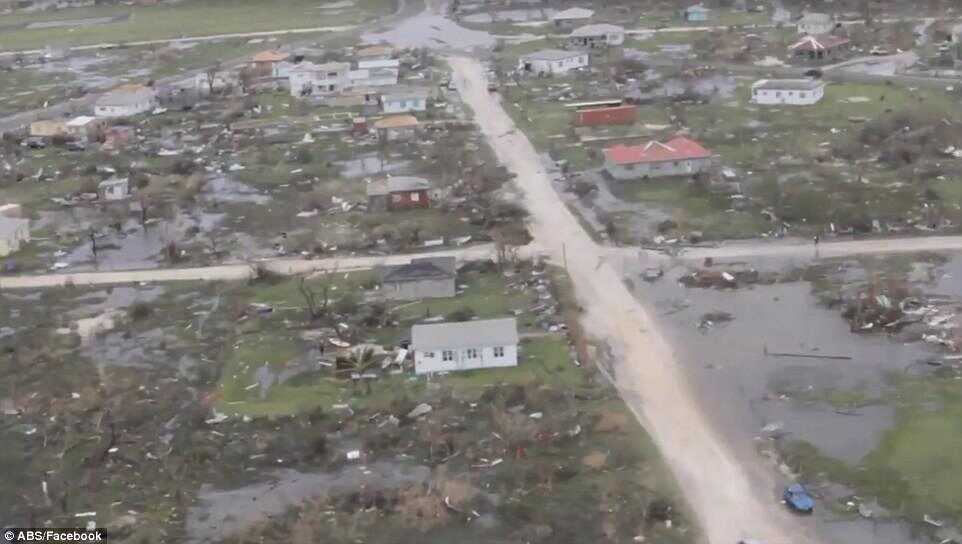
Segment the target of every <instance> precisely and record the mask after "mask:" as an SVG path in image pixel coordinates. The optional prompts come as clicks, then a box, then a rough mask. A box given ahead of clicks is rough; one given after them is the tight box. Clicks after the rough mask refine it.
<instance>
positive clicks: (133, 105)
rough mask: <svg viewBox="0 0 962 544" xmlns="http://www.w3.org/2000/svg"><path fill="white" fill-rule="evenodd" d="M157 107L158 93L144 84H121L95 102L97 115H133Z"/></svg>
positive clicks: (95, 113)
mask: <svg viewBox="0 0 962 544" xmlns="http://www.w3.org/2000/svg"><path fill="white" fill-rule="evenodd" d="M155 107H157V94H156V93H155V92H154V90H153V89H151V88H150V87H145V86H143V85H136V84H128V85H121V86H120V87H117V88H116V89H114V90H112V91H110V92H108V93H106V94H104V95H103V96H101V97H100V98H98V99H97V102H96V103H95V104H94V115H96V116H97V117H131V116H134V115H138V114H141V113H146V112H148V111H150V110H152V109H154V108H155Z"/></svg>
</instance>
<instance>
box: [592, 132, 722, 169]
mask: <svg viewBox="0 0 962 544" xmlns="http://www.w3.org/2000/svg"><path fill="white" fill-rule="evenodd" d="M709 157H711V152H710V151H708V150H707V149H705V148H704V147H702V146H701V144H699V143H698V142H696V141H694V140H689V139H688V138H685V137H683V136H678V137H675V138H672V139H671V140H668V141H667V142H665V143H662V142H657V141H654V140H652V141H650V142H648V143H647V144H643V145H632V146H627V145H621V144H619V145H616V146H613V147H609V148H607V149H605V158H607V159H608V161H610V162H613V163H615V164H640V163H648V162H664V161H678V160H688V159H707V158H709Z"/></svg>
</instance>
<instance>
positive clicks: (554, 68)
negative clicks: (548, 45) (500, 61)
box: [518, 49, 589, 75]
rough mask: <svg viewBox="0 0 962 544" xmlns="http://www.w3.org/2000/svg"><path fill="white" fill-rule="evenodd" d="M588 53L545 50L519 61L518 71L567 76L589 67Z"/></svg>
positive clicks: (530, 54)
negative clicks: (572, 71) (570, 72)
mask: <svg viewBox="0 0 962 544" xmlns="http://www.w3.org/2000/svg"><path fill="white" fill-rule="evenodd" d="M588 62H589V60H588V53H586V52H584V51H564V50H561V49H543V50H541V51H535V52H534V53H529V54H527V55H522V56H521V58H520V59H518V70H520V71H522V72H529V73H532V74H538V75H542V74H554V75H558V74H565V73H568V72H569V71H571V70H575V69H577V68H584V67H585V66H588Z"/></svg>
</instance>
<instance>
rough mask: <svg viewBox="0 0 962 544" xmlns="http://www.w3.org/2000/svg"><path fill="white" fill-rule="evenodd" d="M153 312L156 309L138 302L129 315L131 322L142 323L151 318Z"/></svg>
mask: <svg viewBox="0 0 962 544" xmlns="http://www.w3.org/2000/svg"><path fill="white" fill-rule="evenodd" d="M153 312H154V309H153V308H151V307H150V305H149V304H147V303H146V302H137V303H134V305H133V306H131V307H130V308H129V309H128V310H127V315H128V316H129V317H130V320H131V321H142V320H144V319H147V318H148V317H150V315H151V314H152V313H153Z"/></svg>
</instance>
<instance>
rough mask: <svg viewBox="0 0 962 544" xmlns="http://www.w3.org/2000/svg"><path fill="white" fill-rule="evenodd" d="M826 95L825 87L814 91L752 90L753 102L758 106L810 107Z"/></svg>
mask: <svg viewBox="0 0 962 544" xmlns="http://www.w3.org/2000/svg"><path fill="white" fill-rule="evenodd" d="M824 94H825V89H824V87H817V88H815V89H812V90H795V91H793V90H775V89H752V102H754V103H756V104H767V105H773V104H789V105H794V106H809V105H812V104H815V103H817V102H818V101H819V100H821V99H822V96H824Z"/></svg>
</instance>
